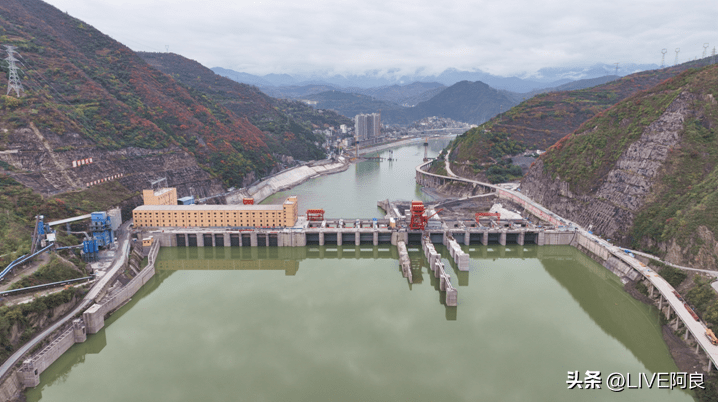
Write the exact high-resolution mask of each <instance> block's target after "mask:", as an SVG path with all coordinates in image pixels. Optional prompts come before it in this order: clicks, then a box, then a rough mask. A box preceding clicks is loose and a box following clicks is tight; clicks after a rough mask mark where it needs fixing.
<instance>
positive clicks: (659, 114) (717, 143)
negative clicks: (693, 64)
mask: <svg viewBox="0 0 718 402" xmlns="http://www.w3.org/2000/svg"><path fill="white" fill-rule="evenodd" d="M717 75H718V66H709V67H705V68H702V69H700V70H689V71H686V72H684V73H682V74H680V75H679V76H677V77H675V78H673V79H669V80H667V81H664V82H663V83H661V84H660V85H658V86H656V87H654V88H653V89H651V90H649V91H645V92H641V93H638V94H636V95H634V96H632V97H630V98H629V99H627V100H625V101H623V102H620V103H619V104H617V105H615V106H614V107H612V108H610V109H609V110H607V111H605V112H603V113H600V114H599V115H598V116H596V117H595V118H593V119H590V120H589V121H587V122H586V123H585V124H583V125H582V126H581V127H580V128H579V129H578V130H576V131H575V132H574V133H572V134H570V135H568V136H566V137H564V138H563V139H561V140H560V141H559V142H558V143H557V144H555V145H554V146H552V147H551V148H550V149H549V151H548V152H547V153H546V154H544V155H542V156H541V158H539V160H537V161H536V163H535V164H534V165H533V166H532V167H531V168H530V169H529V172H528V174H527V175H526V177H525V178H524V179H523V181H522V186H521V187H522V191H523V192H524V193H525V194H527V195H529V196H530V197H532V198H533V199H534V200H536V201H538V202H539V203H541V204H543V205H544V206H546V207H547V208H549V209H551V210H553V211H555V212H556V213H558V214H560V215H563V216H565V217H567V218H569V219H571V220H574V221H576V222H577V223H579V224H581V225H583V226H585V227H589V226H590V227H592V229H593V230H594V232H596V233H598V234H600V235H603V236H605V237H608V238H612V239H615V240H616V241H618V242H619V243H620V244H622V245H625V246H633V247H637V248H642V249H644V250H647V251H650V252H654V253H657V254H661V255H664V256H666V258H667V259H668V260H669V261H672V262H676V263H690V264H694V265H695V264H696V263H698V264H700V265H702V266H704V267H710V268H716V262H718V252H716V251H718V244H717V243H716V242H715V240H714V239H715V233H716V231H718V219H714V218H713V215H714V211H713V209H712V208H711V206H713V202H714V201H716V200H718V187H715V186H714V184H715V180H716V179H718V170H717V166H718V164H717V163H716V162H718V159H717V158H718V136H717V135H716V127H718V107H717V105H716V102H715V98H714V94H717V93H718V78H716V77H717Z"/></svg>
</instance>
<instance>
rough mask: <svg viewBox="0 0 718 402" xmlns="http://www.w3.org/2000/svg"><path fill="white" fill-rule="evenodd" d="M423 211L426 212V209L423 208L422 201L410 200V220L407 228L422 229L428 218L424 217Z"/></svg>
mask: <svg viewBox="0 0 718 402" xmlns="http://www.w3.org/2000/svg"><path fill="white" fill-rule="evenodd" d="M424 212H426V209H425V208H424V203H423V202H421V201H412V202H411V222H410V223H409V229H411V230H424V229H425V228H426V222H427V221H428V220H429V218H427V217H426V215H425V214H424Z"/></svg>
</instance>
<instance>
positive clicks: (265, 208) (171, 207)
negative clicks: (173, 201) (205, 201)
mask: <svg viewBox="0 0 718 402" xmlns="http://www.w3.org/2000/svg"><path fill="white" fill-rule="evenodd" d="M283 209H284V208H283V207H282V206H281V205H274V204H267V205H242V204H235V205H141V206H139V207H137V208H135V209H134V210H135V211H177V212H184V211H189V212H194V211H200V210H202V211H218V212H219V211H282V210H283Z"/></svg>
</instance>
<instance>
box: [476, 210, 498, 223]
mask: <svg viewBox="0 0 718 402" xmlns="http://www.w3.org/2000/svg"><path fill="white" fill-rule="evenodd" d="M482 216H493V217H496V221H497V222H499V221H501V214H500V213H498V212H477V213H476V215H475V216H474V218H475V219H476V223H479V219H480V218H481V217H482Z"/></svg>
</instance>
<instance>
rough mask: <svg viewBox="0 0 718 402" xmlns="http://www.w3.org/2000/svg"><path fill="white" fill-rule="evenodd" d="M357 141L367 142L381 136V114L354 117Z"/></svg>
mask: <svg viewBox="0 0 718 402" xmlns="http://www.w3.org/2000/svg"><path fill="white" fill-rule="evenodd" d="M354 130H355V132H356V137H357V141H366V140H370V139H372V138H376V137H379V136H380V135H381V113H372V114H358V115H356V116H354Z"/></svg>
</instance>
